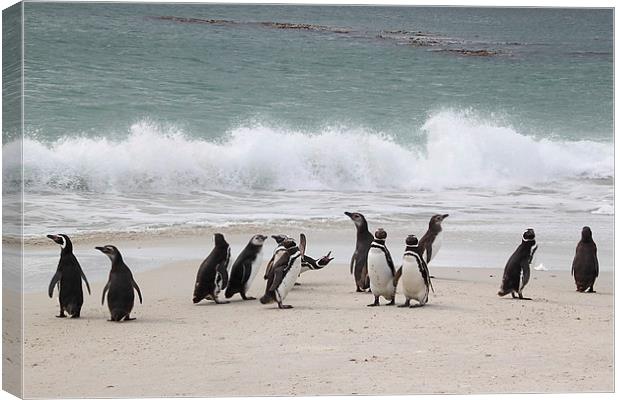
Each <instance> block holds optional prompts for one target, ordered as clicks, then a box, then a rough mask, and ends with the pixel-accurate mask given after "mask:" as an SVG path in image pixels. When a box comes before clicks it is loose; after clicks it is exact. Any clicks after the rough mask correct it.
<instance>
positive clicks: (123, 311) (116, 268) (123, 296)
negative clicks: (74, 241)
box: [95, 245, 142, 322]
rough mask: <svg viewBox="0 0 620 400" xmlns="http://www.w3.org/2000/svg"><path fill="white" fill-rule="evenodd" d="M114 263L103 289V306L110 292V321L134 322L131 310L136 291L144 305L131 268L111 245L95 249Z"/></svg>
mask: <svg viewBox="0 0 620 400" xmlns="http://www.w3.org/2000/svg"><path fill="white" fill-rule="evenodd" d="M95 249H97V250H99V251H100V252H102V253H103V254H105V255H106V256H108V258H110V261H112V269H111V270H110V276H109V277H108V282H107V283H106V284H105V286H104V288H103V293H102V295H101V305H103V302H104V300H105V294H106V292H108V308H109V309H110V321H116V322H120V321H123V320H125V321H132V320H134V319H135V318H131V316H130V314H131V310H133V304H134V294H133V291H134V289H135V290H136V292H138V297H139V298H140V304H142V293H141V292H140V287H139V286H138V284H137V283H136V281H135V280H134V279H133V275H132V273H131V271H130V270H129V267H128V266H127V265H126V264H125V262H124V261H123V256H122V255H121V252H120V251H118V249H117V248H116V247H114V246H111V245H106V246H103V247H95Z"/></svg>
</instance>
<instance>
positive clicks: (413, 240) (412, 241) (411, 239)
mask: <svg viewBox="0 0 620 400" xmlns="http://www.w3.org/2000/svg"><path fill="white" fill-rule="evenodd" d="M405 244H406V245H407V246H417V245H418V238H417V237H416V236H415V235H409V236H407V239H405Z"/></svg>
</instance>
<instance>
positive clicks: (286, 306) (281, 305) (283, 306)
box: [278, 304, 293, 310]
mask: <svg viewBox="0 0 620 400" xmlns="http://www.w3.org/2000/svg"><path fill="white" fill-rule="evenodd" d="M278 308H279V309H281V310H288V309H289V308H293V306H292V305H290V304H278Z"/></svg>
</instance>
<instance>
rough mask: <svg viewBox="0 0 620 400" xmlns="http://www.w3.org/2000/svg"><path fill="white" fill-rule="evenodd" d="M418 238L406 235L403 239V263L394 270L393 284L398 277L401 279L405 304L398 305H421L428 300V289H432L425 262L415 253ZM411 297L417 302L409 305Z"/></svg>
mask: <svg viewBox="0 0 620 400" xmlns="http://www.w3.org/2000/svg"><path fill="white" fill-rule="evenodd" d="M417 247H418V238H416V237H415V235H409V236H407V239H406V240H405V254H404V255H403V265H402V266H401V267H400V268H399V269H398V271H396V276H395V277H394V282H395V283H394V284H395V285H396V283H397V282H398V279H399V278H400V279H401V281H402V288H403V294H404V295H405V304H402V305H400V306H398V307H421V306H423V305H425V304H426V302H427V301H428V292H429V289H432V288H433V286H432V283H431V276H430V274H429V272H428V267H427V266H426V262H425V261H424V259H423V258H422V257H420V256H419V255H418V253H417V250H418V249H417ZM411 299H414V300H417V302H418V304H415V305H410V302H411Z"/></svg>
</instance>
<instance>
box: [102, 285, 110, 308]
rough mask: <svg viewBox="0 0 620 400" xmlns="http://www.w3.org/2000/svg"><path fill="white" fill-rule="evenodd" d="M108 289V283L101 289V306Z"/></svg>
mask: <svg viewBox="0 0 620 400" xmlns="http://www.w3.org/2000/svg"><path fill="white" fill-rule="evenodd" d="M109 288H110V281H108V283H106V284H105V286H104V287H103V293H102V294H101V305H103V301H104V300H105V293H106V292H107V291H108V289H109Z"/></svg>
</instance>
